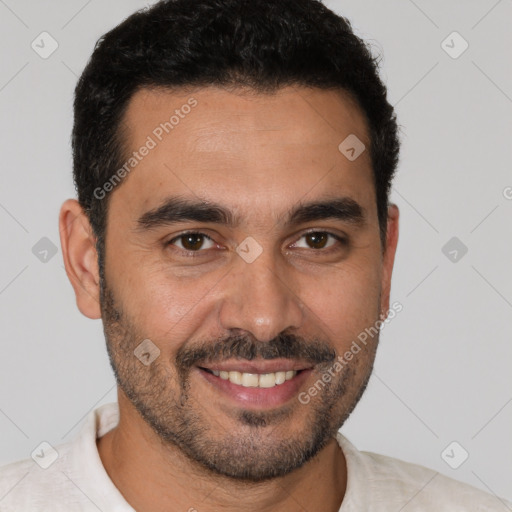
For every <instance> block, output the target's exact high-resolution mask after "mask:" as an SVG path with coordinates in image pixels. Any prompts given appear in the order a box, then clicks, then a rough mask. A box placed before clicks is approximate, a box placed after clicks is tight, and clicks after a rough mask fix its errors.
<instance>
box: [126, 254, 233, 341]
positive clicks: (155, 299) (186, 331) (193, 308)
mask: <svg viewBox="0 0 512 512" xmlns="http://www.w3.org/2000/svg"><path fill="white" fill-rule="evenodd" d="M135 268H138V271H137V272H136V273H134V275H132V276H131V277H130V278H122V280H121V285H122V286H123V287H124V289H123V296H124V297H125V298H126V299H125V304H126V308H127V311H128V313H129V315H130V317H131V318H133V320H134V323H135V324H136V325H137V326H138V328H139V329H140V330H142V331H143V332H144V333H145V336H147V337H148V338H150V339H152V338H153V339H155V340H162V341H163V342H165V344H166V345H168V346H170V347H173V346H174V345H173V344H172V343H171V344H169V342H172V341H175V343H176V345H177V344H179V343H181V342H182V341H183V340H186V339H188V338H189V337H190V336H191V335H192V334H194V332H195V331H196V330H197V329H198V328H199V327H201V325H203V324H204V323H205V319H206V316H207V315H208V313H209V312H210V311H212V309H213V308H212V301H213V300H214V296H215V291H216V287H217V286H220V285H221V282H222V278H223V274H224V273H225V271H226V269H224V272H212V273H205V274H202V275H200V276H199V275H198V276H196V277H191V276H187V277H182V278H180V277H178V276H177V273H176V272H175V271H174V270H171V269H170V266H166V265H162V264H161V263H155V264H153V265H152V264H148V262H147V260H146V262H145V263H144V264H142V262H140V263H139V265H138V266H135Z"/></svg>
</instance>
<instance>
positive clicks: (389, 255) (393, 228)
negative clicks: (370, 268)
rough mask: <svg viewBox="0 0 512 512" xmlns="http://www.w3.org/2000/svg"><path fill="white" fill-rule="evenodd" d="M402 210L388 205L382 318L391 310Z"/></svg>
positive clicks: (381, 304)
mask: <svg viewBox="0 0 512 512" xmlns="http://www.w3.org/2000/svg"><path fill="white" fill-rule="evenodd" d="M399 215H400V211H399V210H398V206H396V204H390V205H389V206H388V220H387V226H386V247H385V248H384V254H383V260H382V284H381V286H382V287H381V290H382V293H381V302H380V311H381V314H382V315H383V316H382V320H384V319H385V318H386V317H387V312H388V311H389V295H390V292H391V274H392V273H393V264H394V262H395V253H396V246H397V244H398V219H399Z"/></svg>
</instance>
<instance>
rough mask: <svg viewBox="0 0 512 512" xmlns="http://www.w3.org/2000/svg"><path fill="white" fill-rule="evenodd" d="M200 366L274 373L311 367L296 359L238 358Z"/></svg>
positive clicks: (222, 369)
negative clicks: (250, 359) (243, 359)
mask: <svg viewBox="0 0 512 512" xmlns="http://www.w3.org/2000/svg"><path fill="white" fill-rule="evenodd" d="M199 367H200V368H205V369H207V370H211V371H219V372H240V373H258V374H264V373H275V372H288V371H292V370H294V371H299V370H307V369H309V368H312V365H311V364H310V363H305V362H304V361H297V360H293V359H272V360H265V359H260V360H253V361H247V360H245V361H242V360H239V359H232V360H228V361H222V362H220V363H207V364H202V365H199Z"/></svg>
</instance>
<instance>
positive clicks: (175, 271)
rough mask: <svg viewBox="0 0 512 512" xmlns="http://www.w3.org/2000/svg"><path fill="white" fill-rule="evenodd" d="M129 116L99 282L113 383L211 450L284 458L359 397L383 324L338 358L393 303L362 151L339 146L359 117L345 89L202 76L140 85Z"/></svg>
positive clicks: (268, 469) (198, 453) (246, 457)
mask: <svg viewBox="0 0 512 512" xmlns="http://www.w3.org/2000/svg"><path fill="white" fill-rule="evenodd" d="M185 105H188V107H186V106H185ZM173 114H176V115H175V119H172V120H171V123H172V124H168V125H165V124H161V123H165V122H169V119H170V117H171V115H173ZM177 120H178V121H177ZM124 124H125V126H126V127H127V132H126V144H127V147H128V148H129V156H130V155H132V152H133V151H137V152H138V156H135V157H134V158H136V159H137V162H136V163H135V165H134V166H133V168H131V170H130V172H129V173H127V176H125V177H124V179H123V181H122V182H121V183H120V184H119V185H117V186H116V187H115V189H114V190H113V191H112V192H111V196H110V202H109V213H108V219H107V234H106V246H105V280H104V282H103V283H102V293H101V313H102V318H103V322H104V329H105V335H106V338H107V347H108V352H109V356H110V359H111V363H112V366H113V368H114V372H115V374H116V378H117V380H118V384H119V387H120V389H121V393H123V394H124V395H125V396H126V397H127V399H128V400H129V401H130V402H131V404H132V405H133V406H134V408H135V409H136V410H137V411H138V412H139V413H140V415H141V416H142V417H143V418H144V420H145V422H146V423H147V425H148V426H149V427H150V428H151V429H152V431H153V432H155V433H156V434H157V435H158V436H159V438H160V439H161V440H162V441H163V442H164V443H165V444H167V445H168V446H172V447H178V448H179V449H180V450H181V452H182V453H184V454H185V455H186V456H188V458H189V459H190V460H192V461H194V463H198V464H200V465H201V467H203V468H208V470H211V471H213V472H215V473H217V474H222V475H225V476H228V477H232V478H237V479H245V480H251V481H260V480H265V479H268V478H272V477H275V476H280V475H284V474H286V473H289V472H290V471H292V470H293V469H295V468H298V467H300V466H301V465H303V464H304V463H305V462H306V461H307V460H308V459H310V458H311V457H312V456H314V455H315V454H317V453H318V452H319V451H320V450H321V449H322V448H323V447H324V446H325V445H326V444H327V443H329V442H332V438H333V436H334V435H335V433H336V431H337V430H338V429H339V427H340V426H341V425H342V423H343V422H344V421H345V419H346V418H347V417H348V415H349V414H350V412H351V411H352V409H353V407H354V406H355V404H356V403H357V401H358V400H359V398H360V396H361V394H362V392H363V390H364V388H365V386H366V383H367V380H368V378H369V375H370V373H371V369H372V364H373V360H374V357H375V350H376V347H377V341H378V336H375V337H374V338H373V339H371V340H369V341H368V342H367V344H366V345H365V346H364V347H363V349H362V350H361V351H359V352H358V353H357V354H356V355H354V357H353V358H352V359H351V361H350V363H349V364H343V365H342V367H341V368H340V367H339V366H336V365H335V362H336V361H340V360H341V359H338V358H343V354H344V353H345V352H346V351H347V350H349V349H350V347H351V344H352V343H353V341H354V340H357V337H358V335H359V334H360V333H361V332H362V331H364V330H365V328H367V327H369V326H373V325H374V324H375V323H376V321H377V320H378V319H379V314H380V313H381V311H383V310H387V308H388V302H387V300H388V294H389V276H390V272H391V267H392V259H393V257H392V255H391V256H389V255H388V256H386V253H384V254H383V251H382V246H381V243H380V238H379V225H378V219H377V209H376V203H375V189H374V184H373V177H372V168H371V162H370V157H369V154H368V151H363V153H362V154H361V155H360V156H359V157H358V158H357V159H355V160H349V159H348V158H347V157H346V156H345V155H344V154H342V153H341V152H340V150H339V149H338V146H339V144H340V143H341V142H342V141H343V140H344V139H345V138H346V137H347V136H349V135H350V134H355V135H356V136H357V137H358V138H359V139H360V140H361V141H362V142H363V143H364V144H365V145H366V147H367V148H368V147H369V139H368V136H367V128H366V125H365V122H364V120H363V117H362V115H361V114H360V111H359V110H358V108H357V106H356V105H355V104H354V103H353V102H352V101H351V100H350V99H349V98H348V96H344V95H341V94H340V93H339V92H338V93H337V92H332V91H321V90H311V89H305V88H285V89H282V90H280V91H279V92H278V93H276V94H274V95H258V94H254V93H242V92H241V91H237V92H228V91H225V90H221V89H216V88H206V89H201V90H197V91H194V92H193V93H189V94H186V93H184V92H180V93H177V92H169V91H151V92H150V91H147V90H142V91H139V92H137V93H136V94H135V95H134V96H133V98H132V100H131V102H130V104H129V107H128V110H127V112H126V116H125V119H124ZM163 126H165V128H163ZM171 126H172V127H171ZM143 146H146V147H147V148H149V149H148V150H147V151H144V150H140V149H139V148H141V147H143ZM143 153H145V155H143ZM134 162H135V161H133V162H132V163H134ZM393 250H394V249H393ZM143 340H146V341H144V342H143ZM142 342H143V343H142ZM141 343H142V345H141ZM134 352H135V353H134ZM135 354H138V355H139V357H136V355H135ZM141 354H142V355H141ZM326 375H329V376H330V378H326V377H325V376H326ZM311 389H316V392H310V391H309V390H311ZM299 397H302V399H299ZM306 397H307V399H306Z"/></svg>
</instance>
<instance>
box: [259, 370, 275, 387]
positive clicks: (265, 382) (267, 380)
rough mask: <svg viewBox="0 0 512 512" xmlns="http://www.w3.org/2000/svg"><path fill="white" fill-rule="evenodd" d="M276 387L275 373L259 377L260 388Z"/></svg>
mask: <svg viewBox="0 0 512 512" xmlns="http://www.w3.org/2000/svg"><path fill="white" fill-rule="evenodd" d="M275 385H276V374H275V373H264V374H262V375H260V388H273V387H274V386H275Z"/></svg>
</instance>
